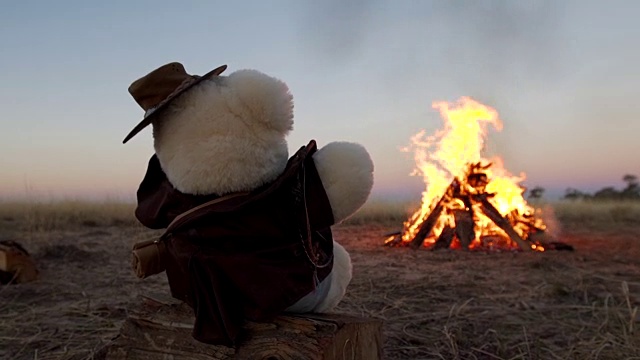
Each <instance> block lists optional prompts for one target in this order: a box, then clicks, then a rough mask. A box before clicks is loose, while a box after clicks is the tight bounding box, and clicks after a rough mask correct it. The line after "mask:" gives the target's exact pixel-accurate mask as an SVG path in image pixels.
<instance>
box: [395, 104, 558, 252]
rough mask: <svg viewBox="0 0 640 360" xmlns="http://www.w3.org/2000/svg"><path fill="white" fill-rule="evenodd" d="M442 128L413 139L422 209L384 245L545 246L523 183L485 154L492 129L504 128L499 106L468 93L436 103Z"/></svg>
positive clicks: (498, 160) (537, 248)
mask: <svg viewBox="0 0 640 360" xmlns="http://www.w3.org/2000/svg"><path fill="white" fill-rule="evenodd" d="M433 107H434V108H435V109H437V110H438V111H439V112H440V115H441V117H442V119H443V120H444V128H443V129H441V130H439V131H437V132H436V133H435V134H434V135H431V136H428V135H427V134H426V132H425V131H421V132H419V133H418V134H416V135H415V136H413V137H412V138H411V144H412V145H411V146H410V147H408V148H406V149H405V151H411V150H413V151H414V155H415V161H416V170H415V174H418V175H421V176H422V178H423V180H424V182H425V185H426V190H425V191H424V192H423V193H422V204H421V206H420V208H419V209H418V210H417V211H416V212H415V213H413V215H412V216H411V217H410V218H409V219H408V220H407V221H406V222H405V223H404V228H403V230H402V231H401V232H398V233H394V234H389V236H388V237H387V239H386V240H385V244H386V245H389V246H396V245H410V246H412V247H413V248H419V247H421V246H424V247H427V248H431V249H438V248H453V249H487V250H492V249H495V250H522V251H532V250H533V251H544V250H545V246H546V245H548V244H551V243H548V242H546V241H545V240H548V237H546V236H545V230H546V225H545V224H544V222H543V220H542V218H541V216H540V214H541V211H540V209H535V208H533V207H532V206H531V205H529V204H528V203H527V201H526V200H525V199H524V196H523V194H524V193H525V191H526V188H525V187H524V186H522V185H521V183H522V182H523V181H524V180H525V175H524V174H521V175H519V176H514V175H512V174H511V173H509V172H508V171H507V170H506V169H505V168H504V166H503V161H502V159H501V158H500V157H493V158H487V157H485V156H484V154H483V152H484V150H485V140H486V138H487V133H488V130H489V128H490V127H493V128H494V129H495V130H497V131H500V130H502V122H501V120H500V118H499V117H498V112H497V111H496V110H495V109H493V108H491V107H489V106H486V105H483V104H481V103H479V102H477V101H476V100H473V99H471V98H469V97H463V98H460V99H459V100H458V101H457V102H455V103H448V102H435V103H434V104H433Z"/></svg>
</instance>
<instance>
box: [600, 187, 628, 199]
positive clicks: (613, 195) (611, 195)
mask: <svg viewBox="0 0 640 360" xmlns="http://www.w3.org/2000/svg"><path fill="white" fill-rule="evenodd" d="M621 198H622V193H621V192H620V191H618V190H616V189H615V188H614V187H613V186H607V187H604V188H602V189H600V190H598V191H596V192H595V193H594V194H593V199H594V200H620V199H621Z"/></svg>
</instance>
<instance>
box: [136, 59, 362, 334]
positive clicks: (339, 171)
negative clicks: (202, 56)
mask: <svg viewBox="0 0 640 360" xmlns="http://www.w3.org/2000/svg"><path fill="white" fill-rule="evenodd" d="M225 70H226V65H223V66H220V67H218V68H216V69H214V70H212V71H210V72H208V73H206V74H205V75H203V76H198V75H190V74H188V73H187V72H186V70H185V68H184V66H183V65H182V64H180V63H178V62H172V63H169V64H166V65H163V66H161V67H159V68H157V69H156V70H153V71H152V72H150V73H149V74H147V75H145V76H144V77H141V78H139V79H138V80H136V81H134V82H133V83H132V84H131V86H130V87H129V92H130V94H131V95H132V97H133V98H134V100H135V101H136V102H137V103H138V104H139V105H140V107H142V109H143V110H144V111H145V114H144V118H143V120H142V121H141V122H140V123H139V124H138V125H137V126H135V127H134V129H133V130H132V131H131V132H130V133H129V134H128V135H127V136H126V138H125V139H124V141H123V142H124V143H126V142H127V141H129V140H130V139H131V138H132V137H133V136H135V135H136V134H137V133H138V132H140V131H141V130H142V129H144V128H145V127H147V126H148V125H152V128H153V129H152V130H153V141H154V142H153V145H154V150H155V154H154V155H153V156H152V158H151V160H150V161H149V164H148V168H147V172H146V174H145V176H144V179H143V180H142V182H141V184H140V187H139V188H138V191H137V199H138V205H137V207H136V212H135V214H136V217H137V219H138V220H139V221H140V222H141V223H142V224H143V225H145V226H147V227H149V228H152V229H166V230H165V233H164V234H163V235H162V236H161V237H160V238H159V240H157V241H153V244H155V246H160V247H161V249H162V251H161V253H162V256H161V257H160V260H158V261H157V262H159V263H162V264H161V265H159V267H158V271H161V270H166V273H167V276H168V279H169V285H170V288H171V293H172V295H173V296H174V297H176V298H179V299H181V300H184V301H186V302H187V303H188V304H189V305H190V306H191V307H192V308H193V310H194V312H195V316H196V321H195V325H194V329H193V337H194V338H196V339H197V340H199V341H203V342H207V343H212V344H225V345H233V344H235V342H236V340H237V338H238V334H239V332H240V331H241V325H242V322H243V321H244V320H255V321H263V320H268V319H270V318H272V317H273V316H276V315H278V314H280V313H283V312H292V313H306V312H316V313H323V312H330V311H331V310H332V309H334V308H335V307H336V305H337V304H338V303H339V302H340V301H341V299H342V298H343V296H344V295H345V292H346V288H347V286H348V284H349V282H350V281H351V277H352V264H351V259H350V256H349V254H348V252H347V251H346V250H345V248H344V247H343V246H342V245H340V244H339V243H338V242H337V241H336V240H335V239H333V235H332V232H331V227H332V226H333V225H335V224H339V223H341V222H342V221H344V220H345V219H347V218H348V217H349V216H351V215H352V214H354V213H355V212H356V211H357V210H358V209H359V208H360V207H362V205H363V204H364V203H365V202H366V200H367V199H368V197H369V194H370V192H371V188H372V186H373V162H372V160H371V158H370V156H369V154H368V152H367V150H366V149H365V148H364V147H363V146H362V145H359V144H357V143H353V142H345V141H335V142H330V143H328V144H326V145H324V146H322V147H318V145H317V144H316V142H315V140H310V141H309V143H308V144H306V145H303V146H301V147H300V148H299V150H298V151H297V152H296V153H295V154H293V156H290V155H289V152H288V143H287V135H288V134H289V132H290V131H291V130H292V129H293V117H294V114H293V108H294V106H293V97H292V94H291V92H290V90H289V88H288V86H287V85H286V84H285V83H284V82H283V81H281V80H279V79H277V78H275V77H272V76H269V75H267V74H264V73H262V72H260V71H257V70H252V69H243V70H237V71H235V72H232V73H230V74H229V75H226V76H225V75H221V74H222V73H223V72H224V71H225ZM158 271H155V272H158Z"/></svg>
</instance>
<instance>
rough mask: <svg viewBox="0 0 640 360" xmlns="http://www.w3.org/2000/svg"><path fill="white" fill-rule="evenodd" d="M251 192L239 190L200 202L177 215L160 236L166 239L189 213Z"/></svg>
mask: <svg viewBox="0 0 640 360" xmlns="http://www.w3.org/2000/svg"><path fill="white" fill-rule="evenodd" d="M249 194H250V193H249V192H248V191H246V192H238V193H232V194H228V195H225V196H221V197H219V198H216V199H213V200H211V201H207V202H206V203H204V204H200V205H198V206H196V207H194V208H191V209H189V210H187V211H185V212H183V213H182V214H180V215H178V216H176V217H175V218H174V219H173V221H172V222H171V223H170V224H169V226H167V230H165V232H164V234H162V236H160V239H164V238H165V237H166V236H167V235H168V234H169V233H170V232H171V231H172V230H174V229H175V228H176V227H177V226H178V225H180V224H181V223H184V222H185V221H186V218H187V217H189V215H192V214H193V213H195V212H198V211H201V210H203V209H206V208H207V207H209V206H212V205H215V204H219V203H221V202H223V201H226V200H229V199H232V198H235V197H238V196H245V195H249Z"/></svg>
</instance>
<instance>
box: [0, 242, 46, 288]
mask: <svg viewBox="0 0 640 360" xmlns="http://www.w3.org/2000/svg"><path fill="white" fill-rule="evenodd" d="M37 278H38V269H37V267H36V263H35V261H34V260H33V258H32V257H31V256H30V255H29V253H28V252H27V250H25V248H24V247H22V245H20V244H19V243H17V242H15V241H10V240H4V241H0V284H14V283H15V284H20V283H25V282H30V281H34V280H36V279H37Z"/></svg>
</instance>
